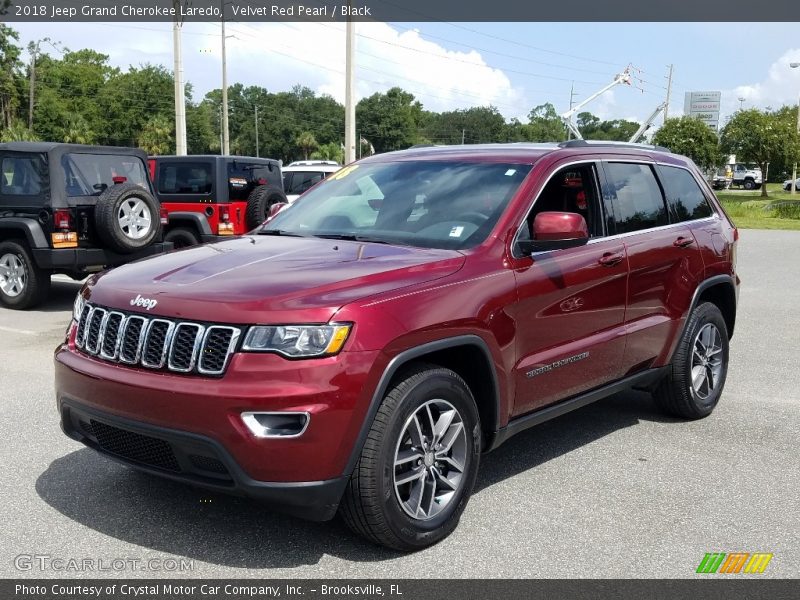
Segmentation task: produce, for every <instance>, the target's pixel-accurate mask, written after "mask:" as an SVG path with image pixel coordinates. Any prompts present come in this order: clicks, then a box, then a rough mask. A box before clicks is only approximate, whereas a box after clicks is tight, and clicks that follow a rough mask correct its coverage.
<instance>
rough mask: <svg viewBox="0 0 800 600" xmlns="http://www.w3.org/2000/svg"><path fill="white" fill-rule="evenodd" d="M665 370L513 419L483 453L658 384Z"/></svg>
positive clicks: (642, 375)
mask: <svg viewBox="0 0 800 600" xmlns="http://www.w3.org/2000/svg"><path fill="white" fill-rule="evenodd" d="M669 368H670V367H669V366H666V367H659V368H656V369H648V370H646V371H642V372H641V373H636V374H635V375H631V376H629V377H626V378H624V379H620V380H619V381H615V382H614V383H610V384H608V385H604V386H603V387H599V388H596V389H594V390H591V391H589V392H585V393H583V394H580V395H578V396H574V397H572V398H569V399H568V400H564V401H562V402H559V403H557V404H551V405H550V406H546V407H544V408H541V409H539V410H536V411H534V412H531V413H528V414H526V415H523V416H521V417H517V418H516V419H514V420H512V421H510V422H509V423H508V425H506V426H505V427H503V428H502V429H500V431H498V432H496V433H495V434H494V436H492V439H491V441H490V442H489V444H488V445H487V448H486V452H491V451H492V450H494V449H496V448H497V447H498V446H500V445H501V444H502V443H503V442H505V441H506V440H508V438H510V437H511V436H513V435H516V434H517V433H519V432H521V431H525V430H526V429H529V428H531V427H534V426H535V425H539V424H541V423H545V422H546V421H549V420H551V419H555V418H556V417H560V416H561V415H565V414H567V413H568V412H571V411H573V410H577V409H578V408H583V407H584V406H587V405H589V404H591V403H592V402H597V401H598V400H602V399H603V398H607V397H608V396H611V395H613V394H616V393H618V392H622V391H625V390H629V389H631V388H648V387H650V386H652V385H653V384H655V383H657V382H658V381H660V380H661V378H662V377H664V375H666V373H667V370H668V369H669Z"/></svg>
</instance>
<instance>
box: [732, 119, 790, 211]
mask: <svg viewBox="0 0 800 600" xmlns="http://www.w3.org/2000/svg"><path fill="white" fill-rule="evenodd" d="M721 146H722V150H723V151H724V152H725V153H727V154H735V155H736V158H737V160H740V161H747V162H755V163H758V165H759V167H760V168H761V176H762V178H763V180H764V181H765V182H766V180H767V168H768V164H769V163H770V162H771V161H773V160H778V159H784V160H785V159H786V158H787V157H796V156H798V155H800V140H799V139H798V134H797V127H796V123H791V122H790V121H789V120H788V119H786V118H783V117H782V114H781V112H780V111H761V110H758V109H755V108H751V109H748V110H740V111H738V112H737V113H736V114H735V115H734V116H733V117H732V118H731V120H730V121H728V123H727V124H726V125H725V127H723V129H722V135H721ZM761 196H762V197H763V198H766V197H767V196H768V194H767V186H766V185H762V186H761Z"/></svg>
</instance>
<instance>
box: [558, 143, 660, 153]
mask: <svg viewBox="0 0 800 600" xmlns="http://www.w3.org/2000/svg"><path fill="white" fill-rule="evenodd" d="M558 146H559V148H586V147H588V146H600V147H606V146H607V147H614V146H621V147H623V148H642V149H645V150H655V151H657V152H672V150H670V149H669V148H665V147H664V146H654V145H653V144H640V143H638V142H617V141H614V140H569V141H566V142H561V143H560V144H559V145H558Z"/></svg>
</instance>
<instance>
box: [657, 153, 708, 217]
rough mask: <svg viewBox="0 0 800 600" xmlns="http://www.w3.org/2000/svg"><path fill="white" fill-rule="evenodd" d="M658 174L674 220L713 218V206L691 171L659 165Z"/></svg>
mask: <svg viewBox="0 0 800 600" xmlns="http://www.w3.org/2000/svg"><path fill="white" fill-rule="evenodd" d="M658 174H659V177H660V178H661V184H662V185H663V186H664V194H665V195H666V197H667V202H668V203H669V207H670V210H671V211H672V216H673V219H675V220H677V221H692V220H694V219H705V218H706V217H710V216H711V214H712V210H711V206H710V205H709V204H708V200H707V199H706V197H705V194H703V191H702V190H701V189H700V186H699V185H697V181H695V178H694V177H692V174H691V173H689V171H687V170H686V169H681V168H679V167H666V166H663V165H659V167H658Z"/></svg>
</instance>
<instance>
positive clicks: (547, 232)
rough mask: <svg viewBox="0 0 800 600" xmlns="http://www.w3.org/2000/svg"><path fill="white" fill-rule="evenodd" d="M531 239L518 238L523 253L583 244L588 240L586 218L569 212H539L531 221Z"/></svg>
mask: <svg viewBox="0 0 800 600" xmlns="http://www.w3.org/2000/svg"><path fill="white" fill-rule="evenodd" d="M532 233H533V239H532V240H520V241H519V248H520V250H521V251H522V253H523V254H526V255H527V254H532V253H534V252H543V251H546V250H562V249H564V248H575V247H577V246H583V245H584V244H585V243H586V242H588V241H589V228H588V227H587V226H586V219H584V218H583V217H582V216H581V215H579V214H577V213H571V212H541V213H539V214H538V215H536V218H535V219H534V221H533V232H532Z"/></svg>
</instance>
